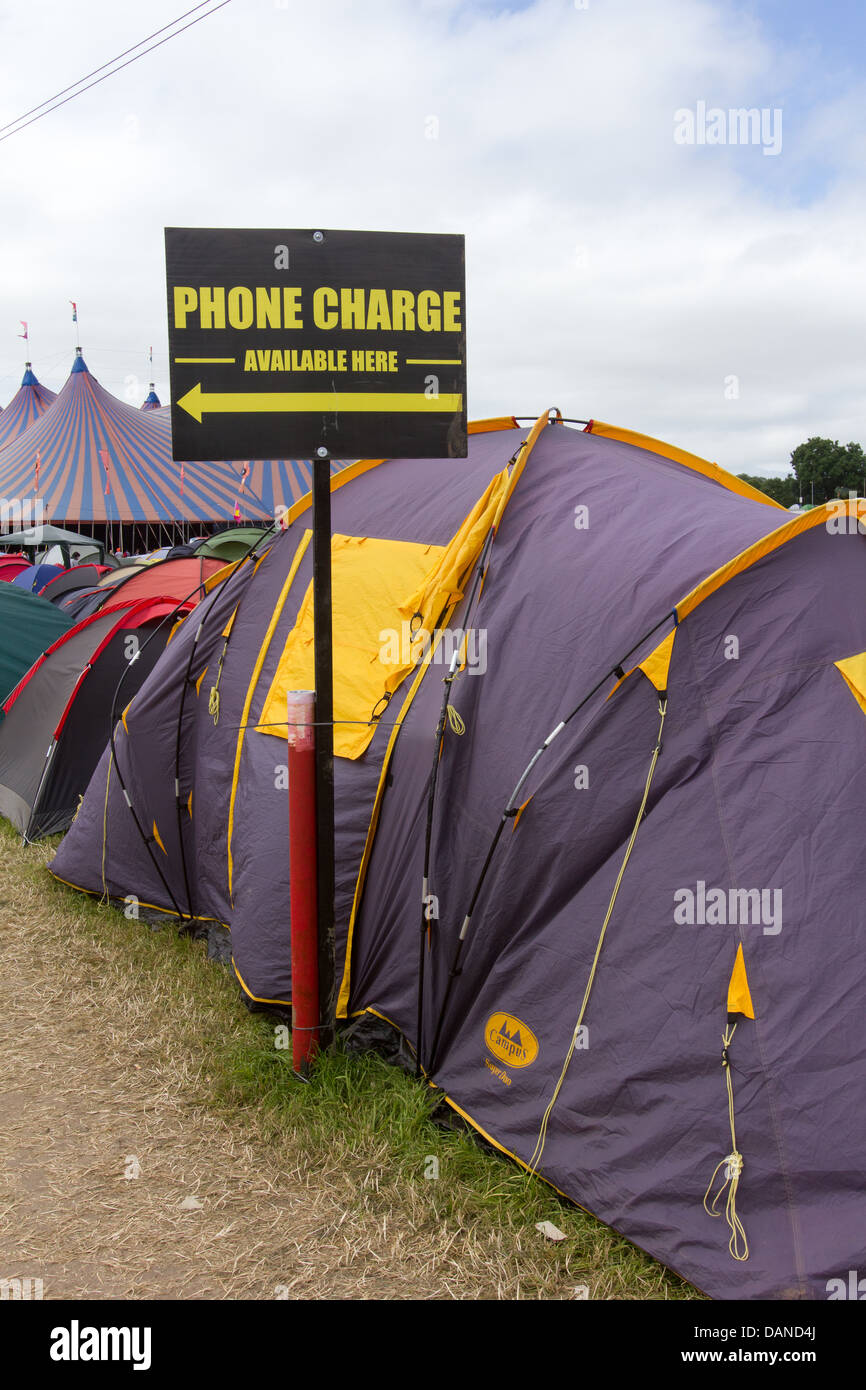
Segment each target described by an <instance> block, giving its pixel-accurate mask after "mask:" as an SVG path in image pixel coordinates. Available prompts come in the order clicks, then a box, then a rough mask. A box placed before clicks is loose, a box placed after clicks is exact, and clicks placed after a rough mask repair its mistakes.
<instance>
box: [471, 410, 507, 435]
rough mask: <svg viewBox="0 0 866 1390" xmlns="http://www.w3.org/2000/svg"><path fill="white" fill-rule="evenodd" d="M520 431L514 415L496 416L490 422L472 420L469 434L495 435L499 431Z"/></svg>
mask: <svg viewBox="0 0 866 1390" xmlns="http://www.w3.org/2000/svg"><path fill="white" fill-rule="evenodd" d="M517 429H520V426H519V425H518V423H517V421H516V420H515V418H514V416H513V415H494V416H492V417H491V418H490V419H489V420H470V421H469V424H468V425H467V426H466V433H467V434H495V433H496V432H497V431H498V430H517Z"/></svg>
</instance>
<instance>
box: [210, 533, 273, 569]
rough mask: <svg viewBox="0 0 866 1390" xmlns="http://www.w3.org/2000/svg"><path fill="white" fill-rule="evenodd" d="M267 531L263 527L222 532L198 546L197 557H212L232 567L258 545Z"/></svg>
mask: <svg viewBox="0 0 866 1390" xmlns="http://www.w3.org/2000/svg"><path fill="white" fill-rule="evenodd" d="M264 535H265V530H264V528H263V527H261V526H234V527H232V529H231V530H230V531H220V532H219V534H218V535H216V536H211V537H210V539H209V540H206V541H203V542H202V544H201V545H198V546H196V550H195V553H196V555H212V556H213V557H214V559H216V560H225V562H226V564H227V565H230V564H231V563H232V561H233V560H242V559H243V557H244V556H245V555H246V554H247V553H248V551H250V550H252V548H253V546H254V545H257V544H258V542H259V541H260V540H261V538H262V536H264Z"/></svg>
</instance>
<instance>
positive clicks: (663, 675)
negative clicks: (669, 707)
mask: <svg viewBox="0 0 866 1390" xmlns="http://www.w3.org/2000/svg"><path fill="white" fill-rule="evenodd" d="M676 635H677V630H676V628H673V629H672V630H671V631H670V632H669V633H668V635H667V637H665V638H664V640H663V641H662V642H659V644H658V646H657V647H656V649H655V651H654V652H650V654H649V656H648V657H647V658H646V660H645V661H642V662H641V663H640V665H639V667H638V669H639V670H640V671H643V673H644V675H645V676H646V678H647V680H648V681H651V682H652V684H653V685H654V686H655V688H656V690H657V691H658V692H659V694H661V693H662V691H664V690H667V688H668V672H669V670H670V665H671V654H672V653H673V649H674V638H675V637H676ZM611 693H613V692H611Z"/></svg>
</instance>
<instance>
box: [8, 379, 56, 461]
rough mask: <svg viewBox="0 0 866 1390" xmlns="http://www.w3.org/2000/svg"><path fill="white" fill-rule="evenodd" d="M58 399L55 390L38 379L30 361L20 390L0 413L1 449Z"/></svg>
mask: <svg viewBox="0 0 866 1390" xmlns="http://www.w3.org/2000/svg"><path fill="white" fill-rule="evenodd" d="M56 399H57V397H56V395H55V393H54V392H53V391H49V390H48V387H47V386H43V385H42V383H41V382H39V381H37V379H36V377H35V376H34V375H33V372H32V370H31V367H30V363H29V362H28V363H27V364H26V367H25V370H24V377H23V379H22V381H21V385H20V387H19V389H18V391H17V392H16V394H15V395H14V396H13V397H12V399H11V401H10V402H9V404H8V405H7V407H6V409H5V410H4V411H3V412H2V413H0V449H5V448H7V447H8V445H10V444H11V443H12V442H13V441H14V440H15V439H17V438H18V437H19V436H20V435H22V434H23V433H24V431H25V430H27V429H29V428H30V426H31V425H32V424H33V423H34V421H35V420H38V419H39V417H40V415H43V414H44V413H45V411H46V410H47V409H48V407H49V406H50V405H51V403H52V401H55V400H56Z"/></svg>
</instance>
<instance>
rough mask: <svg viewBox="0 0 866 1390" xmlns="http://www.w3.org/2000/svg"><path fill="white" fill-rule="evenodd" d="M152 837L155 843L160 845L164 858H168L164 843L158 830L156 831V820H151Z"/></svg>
mask: <svg viewBox="0 0 866 1390" xmlns="http://www.w3.org/2000/svg"><path fill="white" fill-rule="evenodd" d="M153 838H154V839H155V840H156V843H157V844H158V845H159V847H160V849H161V850H162V852H163V854H165V856H166V858H168V854H167V852H166V848H165V845H164V844H163V843H162V836H161V835H160V833H159V831H158V830H157V828H156V821H154V822H153Z"/></svg>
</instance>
